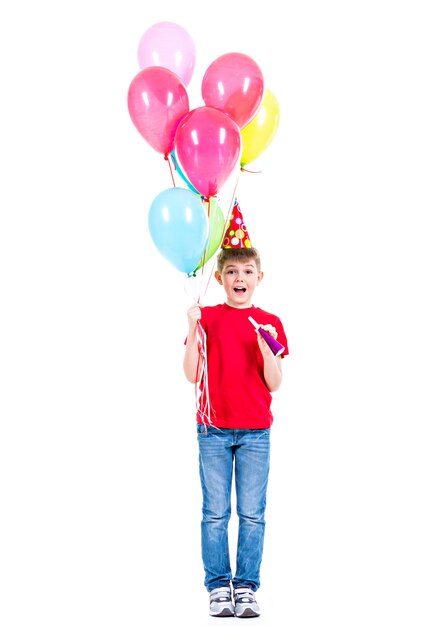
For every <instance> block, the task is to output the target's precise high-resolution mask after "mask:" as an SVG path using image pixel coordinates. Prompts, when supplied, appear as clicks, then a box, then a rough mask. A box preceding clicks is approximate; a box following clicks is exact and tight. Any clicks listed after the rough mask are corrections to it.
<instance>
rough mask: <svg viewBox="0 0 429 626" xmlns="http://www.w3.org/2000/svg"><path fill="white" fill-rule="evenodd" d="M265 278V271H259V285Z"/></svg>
mask: <svg viewBox="0 0 429 626" xmlns="http://www.w3.org/2000/svg"><path fill="white" fill-rule="evenodd" d="M263 278H264V272H259V274H258V281H257V283H256V284H257V285H259V283H260V282H261V280H262V279H263Z"/></svg>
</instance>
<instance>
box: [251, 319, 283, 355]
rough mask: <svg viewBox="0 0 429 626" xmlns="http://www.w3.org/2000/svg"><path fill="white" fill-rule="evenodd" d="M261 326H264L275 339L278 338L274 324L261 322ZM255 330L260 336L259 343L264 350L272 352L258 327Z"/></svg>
mask: <svg viewBox="0 0 429 626" xmlns="http://www.w3.org/2000/svg"><path fill="white" fill-rule="evenodd" d="M260 328H262V329H263V330H266V331H267V333H270V335H271V337H273V338H274V339H277V336H278V332H277V331H276V329H275V327H274V326H273V325H272V324H261V325H260ZM255 330H256V335H257V337H258V344H259V347H260V349H261V350H262V352H265V351H267V353H268V352H269V353H271V354H272V352H271V348H270V346H269V345H268V344H267V342H266V341H265V339H264V338H263V336H262V335H261V333H260V332H259V331H258V329H255Z"/></svg>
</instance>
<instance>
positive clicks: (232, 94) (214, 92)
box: [201, 52, 264, 128]
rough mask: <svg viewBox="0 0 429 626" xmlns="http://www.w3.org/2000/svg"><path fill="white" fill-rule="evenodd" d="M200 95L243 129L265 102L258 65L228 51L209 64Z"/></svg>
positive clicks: (239, 53)
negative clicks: (263, 100)
mask: <svg viewBox="0 0 429 626" xmlns="http://www.w3.org/2000/svg"><path fill="white" fill-rule="evenodd" d="M201 93H202V96H203V100H204V102H205V104H206V105H208V106H212V107H216V108H218V109H220V110H221V111H224V113H228V115H230V116H231V117H232V118H233V119H234V120H235V121H236V122H237V124H238V125H239V127H240V128H242V127H243V126H245V125H246V124H248V123H249V122H250V120H251V119H252V117H253V116H254V115H255V114H256V112H257V110H258V108H259V106H260V104H261V102H262V97H263V95H264V79H263V76H262V72H261V70H260V68H259V66H258V65H257V64H256V63H255V61H254V60H253V59H251V58H250V57H249V56H247V54H242V53H241V52H229V53H227V54H223V55H222V56H220V57H218V58H217V59H216V60H215V61H213V63H212V64H211V65H209V67H208V68H207V70H206V73H205V74H204V76H203V81H202V85H201Z"/></svg>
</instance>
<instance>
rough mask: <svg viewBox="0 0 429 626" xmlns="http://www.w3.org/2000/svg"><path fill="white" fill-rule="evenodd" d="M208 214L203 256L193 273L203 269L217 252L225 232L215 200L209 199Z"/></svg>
mask: <svg viewBox="0 0 429 626" xmlns="http://www.w3.org/2000/svg"><path fill="white" fill-rule="evenodd" d="M206 206H207V203H206ZM208 214H209V238H208V241H207V245H206V248H205V250H204V253H203V256H202V257H201V260H200V262H199V263H198V265H197V267H196V268H195V270H194V271H195V272H196V271H197V270H199V269H200V268H201V267H203V265H205V263H207V261H208V260H209V259H211V258H212V256H213V255H214V254H215V253H216V252H217V250H218V248H219V246H220V244H221V242H222V239H223V235H224V231H225V218H224V216H223V212H222V209H221V208H220V205H219V201H218V200H217V198H210V202H209V204H208Z"/></svg>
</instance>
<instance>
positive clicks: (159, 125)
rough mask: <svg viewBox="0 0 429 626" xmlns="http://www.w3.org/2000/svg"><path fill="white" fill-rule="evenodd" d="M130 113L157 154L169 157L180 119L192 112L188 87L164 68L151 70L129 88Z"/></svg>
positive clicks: (135, 78) (139, 74) (137, 78)
mask: <svg viewBox="0 0 429 626" xmlns="http://www.w3.org/2000/svg"><path fill="white" fill-rule="evenodd" d="M128 111H129V114H130V117H131V119H132V121H133V124H134V126H135V127H136V128H137V130H138V131H139V133H140V134H141V135H142V137H143V138H144V139H146V141H147V142H148V143H149V144H150V145H151V146H152V148H154V149H155V150H157V152H161V153H162V154H164V155H167V154H170V152H171V151H172V149H173V144H174V135H175V133H176V128H177V125H178V123H179V122H180V120H181V119H182V118H183V117H184V116H185V115H186V114H187V113H188V112H189V98H188V94H187V91H186V87H185V85H184V84H183V83H182V81H181V80H180V78H179V77H178V76H177V74H175V73H174V72H171V71H170V70H168V69H166V68H165V67H148V68H146V69H144V70H142V71H141V72H139V73H138V74H137V76H135V77H134V78H133V80H132V81H131V84H130V86H129V89H128Z"/></svg>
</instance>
